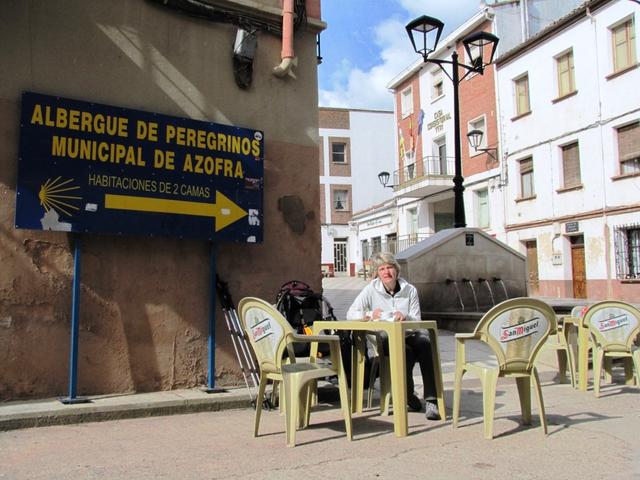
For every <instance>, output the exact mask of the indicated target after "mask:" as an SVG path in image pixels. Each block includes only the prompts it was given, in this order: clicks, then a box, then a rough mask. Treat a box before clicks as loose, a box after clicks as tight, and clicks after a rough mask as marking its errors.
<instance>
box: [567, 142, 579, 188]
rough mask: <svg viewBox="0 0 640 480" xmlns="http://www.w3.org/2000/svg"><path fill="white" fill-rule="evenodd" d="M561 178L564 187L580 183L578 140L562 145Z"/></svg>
mask: <svg viewBox="0 0 640 480" xmlns="http://www.w3.org/2000/svg"><path fill="white" fill-rule="evenodd" d="M562 178H563V181H564V185H563V186H564V187H565V188H568V187H575V186H577V185H580V183H581V179H580V151H579V149H578V142H574V143H571V144H569V145H565V146H563V147H562Z"/></svg>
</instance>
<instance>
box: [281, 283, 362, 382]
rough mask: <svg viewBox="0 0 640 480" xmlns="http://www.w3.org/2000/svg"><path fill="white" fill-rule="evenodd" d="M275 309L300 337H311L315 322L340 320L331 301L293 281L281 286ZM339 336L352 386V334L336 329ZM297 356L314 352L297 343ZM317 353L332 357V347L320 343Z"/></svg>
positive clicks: (304, 285)
mask: <svg viewBox="0 0 640 480" xmlns="http://www.w3.org/2000/svg"><path fill="white" fill-rule="evenodd" d="M276 308H277V309H278V311H279V312H280V313H282V315H283V316H284V317H285V318H286V319H287V321H288V322H289V324H290V325H291V326H292V327H293V329H294V330H295V331H296V332H297V333H299V334H301V335H310V334H311V331H312V330H311V326H312V325H313V322H315V321H316V320H334V321H335V320H337V319H336V316H335V315H334V313H333V307H332V306H331V304H330V303H329V301H328V300H327V299H326V298H325V297H324V296H322V295H321V294H320V293H316V292H314V291H313V289H312V288H311V287H310V286H309V285H308V284H306V283H305V282H301V281H300V280H291V281H289V282H287V283H285V284H284V285H282V286H281V287H280V290H279V291H278V294H277V295H276ZM336 335H338V336H339V337H340V350H341V353H342V364H343V366H344V369H345V373H346V375H347V382H348V383H349V385H350V384H351V344H352V338H351V332H348V331H345V330H337V331H336ZM293 350H294V352H295V355H296V357H304V356H308V355H309V354H310V351H311V347H310V344H306V343H296V344H294V346H293ZM318 353H319V354H320V355H322V356H326V357H328V356H329V353H330V352H329V345H327V344H326V343H319V344H318ZM370 368H371V360H370V358H369V357H368V356H366V357H365V380H364V384H365V388H368V384H369V369H370Z"/></svg>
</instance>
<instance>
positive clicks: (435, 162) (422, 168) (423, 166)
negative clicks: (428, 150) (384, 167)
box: [393, 157, 455, 186]
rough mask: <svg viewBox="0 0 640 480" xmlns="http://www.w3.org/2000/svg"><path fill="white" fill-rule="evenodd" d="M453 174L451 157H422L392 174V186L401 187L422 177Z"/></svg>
mask: <svg viewBox="0 0 640 480" xmlns="http://www.w3.org/2000/svg"><path fill="white" fill-rule="evenodd" d="M454 172H455V159H454V158H453V157H423V158H422V160H419V161H417V162H416V163H412V164H411V165H406V166H405V167H404V168H401V169H400V170H396V171H395V172H393V184H394V185H399V186H402V185H403V184H406V183H409V182H412V181H414V180H416V179H419V178H423V177H452V176H453V175H454Z"/></svg>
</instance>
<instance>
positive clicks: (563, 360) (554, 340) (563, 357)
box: [544, 322, 577, 388]
mask: <svg viewBox="0 0 640 480" xmlns="http://www.w3.org/2000/svg"><path fill="white" fill-rule="evenodd" d="M557 325H558V331H557V333H555V334H553V335H549V338H548V339H547V341H546V342H545V344H544V348H545V349H547V350H555V352H556V356H557V359H558V373H559V377H560V383H567V370H568V371H569V378H570V380H571V386H572V387H573V388H575V387H576V376H577V374H576V363H575V362H576V360H575V356H574V354H573V349H572V348H571V346H570V344H569V343H570V339H569V334H570V333H571V325H569V324H565V322H562V323H558V324H557Z"/></svg>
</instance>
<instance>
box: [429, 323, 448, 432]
mask: <svg viewBox="0 0 640 480" xmlns="http://www.w3.org/2000/svg"><path fill="white" fill-rule="evenodd" d="M429 339H430V340H431V361H432V363H433V376H434V377H435V383H436V395H437V398H438V412H439V413H440V418H441V419H442V421H445V420H446V419H447V410H446V408H445V405H444V387H443V385H442V368H441V367H440V348H439V347H438V329H437V328H430V329H429Z"/></svg>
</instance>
